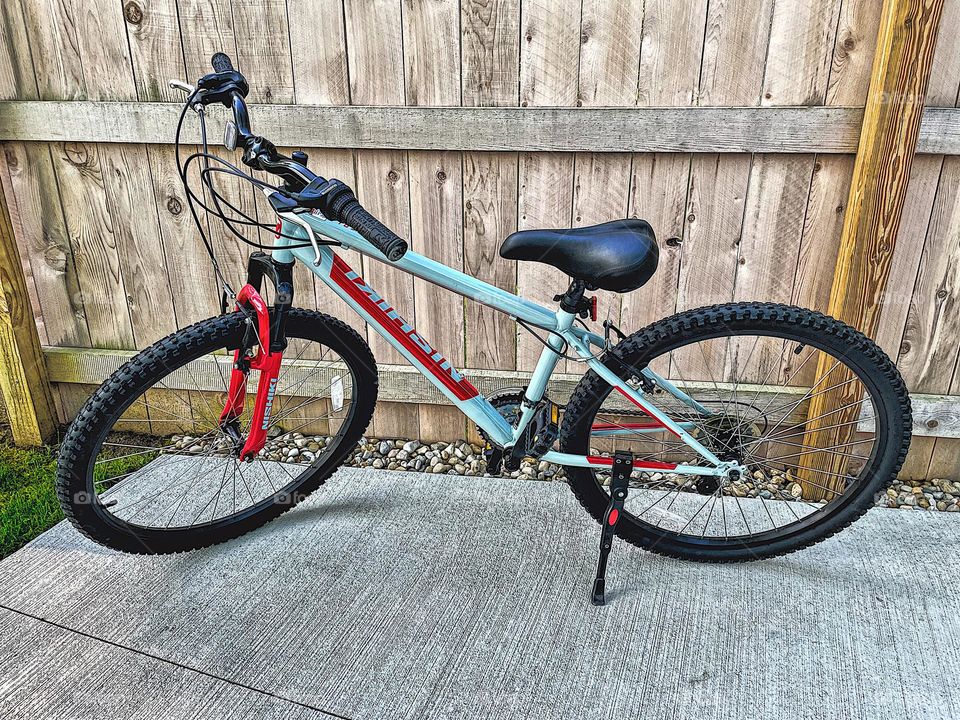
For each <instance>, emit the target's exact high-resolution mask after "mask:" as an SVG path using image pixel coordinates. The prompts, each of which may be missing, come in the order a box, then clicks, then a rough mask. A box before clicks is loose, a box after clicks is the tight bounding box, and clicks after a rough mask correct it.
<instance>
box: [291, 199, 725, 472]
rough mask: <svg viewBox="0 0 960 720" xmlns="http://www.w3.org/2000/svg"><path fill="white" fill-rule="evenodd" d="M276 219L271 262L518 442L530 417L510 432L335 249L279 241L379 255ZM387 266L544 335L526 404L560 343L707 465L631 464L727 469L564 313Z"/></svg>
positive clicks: (457, 280)
mask: <svg viewBox="0 0 960 720" xmlns="http://www.w3.org/2000/svg"><path fill="white" fill-rule="evenodd" d="M280 217H281V220H282V224H283V226H282V234H281V237H280V238H278V240H277V249H276V250H274V252H273V256H274V259H276V260H277V261H278V262H289V261H291V260H293V259H296V260H298V261H300V262H302V263H303V264H304V265H305V266H306V267H308V268H309V269H310V271H311V272H313V273H314V274H315V275H316V276H317V277H318V278H320V280H321V281H322V282H323V283H324V284H325V285H327V286H328V287H329V288H330V289H331V290H332V291H333V292H334V293H335V294H336V295H337V296H338V297H340V298H341V299H342V300H343V301H344V302H346V303H347V304H348V305H349V306H350V307H351V308H353V310H354V311H355V312H357V313H358V314H359V315H360V316H361V317H362V318H363V319H364V321H365V322H366V323H367V324H368V325H370V326H371V327H373V328H374V330H376V332H377V333H378V334H379V335H381V336H382V337H383V338H384V339H385V340H386V341H387V342H388V343H389V344H390V345H392V346H393V347H394V348H395V349H396V350H397V351H398V352H399V353H400V354H401V355H402V356H403V357H404V358H406V359H407V361H408V362H410V363H411V364H412V365H413V366H414V367H415V368H416V369H417V370H419V371H420V372H421V373H422V374H423V375H424V376H426V377H427V378H428V379H429V380H430V381H431V382H432V383H433V384H434V385H435V386H436V387H437V389H438V390H439V391H440V392H441V393H443V394H444V395H445V396H446V397H447V398H448V399H449V400H450V401H451V402H452V403H453V404H454V405H455V406H456V407H457V408H459V409H460V411H461V412H463V413H464V414H465V415H466V416H467V417H468V418H470V419H471V420H472V421H473V422H475V423H476V424H477V425H479V426H480V427H481V428H483V430H484V431H485V432H486V433H487V434H488V435H489V436H490V437H491V438H492V439H493V440H494V441H495V442H496V443H498V444H499V445H501V446H503V447H507V448H509V447H511V446H512V445H513V444H514V443H515V442H516V441H517V439H518V438H519V436H520V434H521V433H522V431H523V429H524V427H525V425H526V423H527V422H528V421H529V413H524V416H522V417H521V419H520V422H519V423H518V426H517V428H513V427H512V426H511V425H510V424H509V423H508V422H507V421H506V419H505V418H504V417H503V416H502V415H501V414H500V413H499V412H498V411H497V410H496V408H495V407H494V406H493V405H492V404H491V403H490V402H488V401H487V399H486V398H485V397H484V396H483V395H481V394H480V392H479V391H478V390H477V388H475V387H474V386H473V384H472V383H471V382H470V381H469V379H468V378H467V377H466V376H465V375H464V373H462V372H461V371H459V370H458V369H457V368H456V367H454V365H453V364H452V363H451V362H449V360H447V359H446V358H445V357H444V356H443V355H442V354H441V353H440V352H439V351H437V350H436V349H435V348H433V347H432V346H431V345H430V344H429V342H428V341H427V340H426V339H425V338H423V336H422V335H420V334H419V333H418V332H417V331H416V329H415V328H414V327H413V326H412V325H410V324H409V323H408V322H407V321H406V320H404V319H403V317H402V316H401V315H400V314H399V313H398V312H397V310H395V309H394V308H393V307H392V306H391V305H390V303H389V302H388V301H387V300H386V299H384V298H382V297H381V296H380V295H379V294H378V293H377V292H376V291H375V290H374V289H373V288H372V287H370V286H369V285H368V284H367V283H366V282H365V281H364V280H363V278H362V277H361V276H360V275H359V274H358V273H357V272H356V271H354V270H353V269H352V268H350V267H349V265H347V263H346V262H345V261H344V260H343V259H342V258H341V257H340V256H339V255H337V254H336V253H335V252H334V250H333V248H332V246H330V245H314V246H313V247H298V248H295V249H287V248H285V247H284V246H285V245H288V244H290V243H291V242H295V241H291V240H289V239H287V238H285V237H284V235H294V236H302V237H303V238H304V240H312V239H313V238H312V237H309V236H310V235H311V234H312V233H317V234H319V235H321V236H325V237H326V238H330V239H332V240H335V241H336V242H338V243H340V244H341V245H342V246H343V247H345V248H349V249H353V250H357V251H359V252H361V253H362V254H365V255H368V256H370V257H372V258H374V259H376V260H378V261H381V262H387V261H386V259H385V258H384V257H383V256H382V255H380V253H378V252H377V251H376V250H375V249H374V248H373V247H372V246H371V245H370V244H369V243H368V242H367V241H366V240H364V239H363V238H362V237H361V236H360V235H359V234H357V233H356V232H354V231H353V230H351V229H350V228H347V227H346V226H344V225H341V224H340V223H336V222H332V221H330V220H327V219H326V218H324V217H323V216H322V215H320V214H319V213H309V214H308V213H297V214H296V215H293V214H291V213H281V214H280ZM387 264H388V265H392V266H394V267H396V268H397V269H399V270H402V271H404V272H407V273H410V274H412V275H414V276H415V277H419V278H421V279H423V280H426V281H427V282H431V283H433V284H436V285H438V286H440V287H443V288H445V289H447V290H451V291H452V292H455V293H457V294H459V295H462V296H464V297H467V298H469V299H471V300H474V301H476V302H480V303H482V304H484V305H486V306H488V307H491V308H493V309H495V310H498V311H500V312H503V313H506V314H507V315H509V316H510V317H512V318H515V319H519V320H522V321H524V322H526V323H528V324H530V325H532V326H535V327H537V328H539V329H541V330H544V331H546V332H547V333H548V338H549V343H550V347H549V348H548V347H544V349H543V351H542V352H541V355H540V358H539V361H538V362H537V366H536V368H535V370H534V371H533V374H532V375H531V377H530V381H529V385H528V390H527V396H528V398H529V399H531V400H534V401H539V400H540V399H541V398H542V397H543V394H544V392H545V390H546V386H547V382H548V380H549V379H550V377H551V376H552V374H553V372H554V370H555V368H556V365H557V363H558V362H559V360H560V354H559V353H558V352H557V351H559V350H561V349H562V348H563V346H564V345H563V343H564V342H565V343H566V347H567V348H572V349H573V350H574V351H575V352H576V353H577V354H578V355H579V356H580V357H581V358H583V359H584V360H585V364H586V365H587V366H588V367H590V368H591V369H592V370H593V371H594V372H596V373H597V374H598V375H600V376H601V377H602V378H603V379H604V380H605V381H606V382H607V383H609V384H610V385H611V386H612V387H614V388H615V389H616V390H617V391H618V392H620V394H621V395H623V396H624V397H625V398H626V399H627V400H628V401H629V402H630V403H632V404H633V405H635V406H636V407H637V408H639V409H640V410H641V411H642V412H643V413H645V414H646V415H647V416H648V418H649V419H648V421H647V422H646V423H644V428H645V429H646V431H662V430H666V431H668V432H670V433H671V434H673V435H674V436H676V437H677V438H678V439H680V440H681V441H682V442H684V443H685V444H686V445H687V446H689V447H690V448H691V449H692V450H693V451H695V452H696V453H698V454H699V455H700V456H701V457H702V458H703V459H705V460H706V461H707V462H708V463H709V464H710V465H709V466H700V465H680V464H671V463H664V462H653V461H643V460H635V461H634V467H635V468H636V469H637V470H641V471H642V470H646V471H649V472H656V471H665V470H666V471H671V472H677V473H682V474H687V475H708V476H721V475H723V474H724V473H725V472H726V469H727V466H728V465H729V463H724V462H721V461H720V459H719V458H717V457H716V455H714V454H713V453H712V452H711V451H710V450H708V449H707V448H706V447H704V446H703V445H702V444H701V443H700V442H699V441H698V440H697V439H696V438H694V437H693V436H692V435H690V433H689V432H688V431H687V428H688V427H690V425H689V423H677V422H676V421H674V420H673V419H672V418H670V417H669V416H668V415H666V414H665V413H663V412H662V411H661V410H660V409H659V408H657V407H656V406H654V405H653V404H651V403H649V402H647V401H646V400H645V399H644V394H643V392H642V391H639V390H636V389H634V388H632V387H631V386H630V385H628V384H627V383H626V382H624V381H622V380H621V379H620V378H619V377H617V375H616V374H615V373H613V372H611V371H610V370H609V369H608V368H607V367H606V366H605V365H604V364H603V363H602V362H600V360H598V359H597V358H596V357H595V356H594V354H593V353H592V352H591V350H590V347H591V345H594V346H598V347H603V339H602V338H600V337H599V336H597V335H595V334H594V333H591V332H589V331H588V330H586V329H585V328H582V327H579V326H577V325H575V324H574V323H573V320H574V315H573V314H572V313H568V312H565V311H563V310H558V311H556V312H553V311H551V310H549V309H547V308H545V307H543V306H541V305H538V304H536V303H534V302H532V301H529V300H526V299H524V298H521V297H519V296H517V295H514V294H513V293H510V292H508V291H506V290H503V289H502V288H498V287H496V286H494V285H490V284H488V283H485V282H483V281H482V280H478V279H476V278H473V277H471V276H469V275H466V274H465V273H462V272H460V271H458V270H455V269H453V268H450V267H447V266H446V265H443V264H441V263H438V262H436V261H434V260H431V259H430V258H427V257H424V256H423V255H419V254H417V253H415V252H413V251H407V253H406V254H405V255H404V256H403V257H402V258H401V259H400V260H398V261H396V262H392V263H390V262H387ZM643 374H644V375H645V376H646V377H647V378H648V379H650V380H651V381H652V382H654V383H656V384H657V385H658V386H660V387H661V388H662V389H663V390H664V391H666V392H669V393H671V394H672V395H674V396H675V397H677V398H678V399H680V400H681V401H683V402H685V403H687V404H688V405H690V406H691V407H693V408H694V409H697V410H698V411H701V412H704V411H705V412H709V411H707V410H706V408H703V406H701V405H699V403H696V402H695V401H693V400H692V399H691V398H689V396H687V395H686V394H685V393H683V391H682V390H680V389H679V388H677V387H676V386H675V385H673V384H672V383H670V382H669V381H667V380H666V379H664V378H661V377H660V376H659V375H657V374H656V373H653V372H652V371H649V370H648V369H646V368H645V369H644V370H643ZM621 431H627V432H631V431H632V429H631V428H629V426H621V427H620V428H617V427H609V428H608V427H604V428H601V432H604V433H605V434H611V433H616V432H621ZM540 459H542V460H545V461H547V462H552V463H556V464H558V465H571V466H578V467H593V468H603V467H608V466H609V465H610V463H611V462H612V460H611V458H606V457H601V456H595V455H586V456H583V455H573V454H569V453H562V452H558V451H552V450H551V451H548V452H547V453H545V454H544V455H543V456H542V457H541V458H540Z"/></svg>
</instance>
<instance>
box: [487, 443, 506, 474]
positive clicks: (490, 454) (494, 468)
mask: <svg viewBox="0 0 960 720" xmlns="http://www.w3.org/2000/svg"><path fill="white" fill-rule="evenodd" d="M483 457H484V459H485V460H486V461H487V472H488V473H490V474H491V475H499V474H500V468H501V467H502V466H503V448H498V447H494V446H493V445H490V444H489V443H488V444H487V446H486V447H485V448H484V449H483Z"/></svg>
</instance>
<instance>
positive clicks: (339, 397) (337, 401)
mask: <svg viewBox="0 0 960 720" xmlns="http://www.w3.org/2000/svg"><path fill="white" fill-rule="evenodd" d="M330 402H331V403H333V411H334V412H340V410H342V409H343V380H341V379H340V376H339V375H334V377H333V380H332V381H331V382H330Z"/></svg>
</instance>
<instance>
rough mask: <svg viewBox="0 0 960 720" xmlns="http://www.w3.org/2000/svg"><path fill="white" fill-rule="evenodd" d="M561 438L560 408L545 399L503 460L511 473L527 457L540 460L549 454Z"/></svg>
mask: <svg viewBox="0 0 960 720" xmlns="http://www.w3.org/2000/svg"><path fill="white" fill-rule="evenodd" d="M559 436H560V406H559V405H557V404H556V403H555V402H553V400H550V399H549V398H543V399H542V400H541V401H540V402H539V403H537V407H536V409H535V410H534V415H533V417H532V418H530V422H529V423H527V427H526V428H524V430H523V434H522V435H521V436H520V439H519V440H517V444H516V445H514V446H513V448H512V449H511V450H510V454H509V455H508V456H507V457H505V458H504V459H503V464H504V467H505V468H506V469H507V470H509V471H511V472H512V471H514V470H517V469H519V468H520V463H521V462H522V461H523V459H524V458H525V457H532V458H539V457H542V456H543V455H544V454H545V453H547V452H548V451H549V450H550V448H551V447H553V444H554V443H555V442H556V441H557V438H558V437H559Z"/></svg>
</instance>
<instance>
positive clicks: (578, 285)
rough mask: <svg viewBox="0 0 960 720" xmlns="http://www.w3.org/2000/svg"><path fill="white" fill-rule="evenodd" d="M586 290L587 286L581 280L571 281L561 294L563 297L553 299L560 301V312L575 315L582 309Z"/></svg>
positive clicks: (558, 296)
mask: <svg viewBox="0 0 960 720" xmlns="http://www.w3.org/2000/svg"><path fill="white" fill-rule="evenodd" d="M586 289H587V285H586V283H584V282H583V280H571V281H570V287H568V288H567V291H566V292H565V293H563V295H557V296H556V297H554V298H553V299H554V300H559V301H560V309H561V310H563V311H564V312H568V313H573V314H574V315H576V314H577V313H578V312H580V310H581V309H582V307H581V306H582V303H583V293H584V292H585V291H586Z"/></svg>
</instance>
